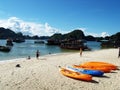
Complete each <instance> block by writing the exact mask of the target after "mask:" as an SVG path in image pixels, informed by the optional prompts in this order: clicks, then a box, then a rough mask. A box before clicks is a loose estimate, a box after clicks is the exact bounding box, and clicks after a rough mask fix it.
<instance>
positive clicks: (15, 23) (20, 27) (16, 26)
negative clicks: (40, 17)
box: [0, 17, 59, 36]
mask: <svg viewBox="0 0 120 90" xmlns="http://www.w3.org/2000/svg"><path fill="white" fill-rule="evenodd" d="M0 27H4V28H9V29H11V30H13V31H15V32H22V33H23V34H25V35H38V36H50V35H52V34H54V33H57V32H59V30H58V29H56V28H54V27H51V26H50V25H49V24H48V23H45V24H39V23H34V22H26V21H23V20H21V19H19V18H17V17H10V18H9V19H7V20H0Z"/></svg>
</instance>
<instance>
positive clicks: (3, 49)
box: [0, 46, 11, 52]
mask: <svg viewBox="0 0 120 90" xmlns="http://www.w3.org/2000/svg"><path fill="white" fill-rule="evenodd" d="M10 50H11V47H7V46H0V51H2V52H9V51H10Z"/></svg>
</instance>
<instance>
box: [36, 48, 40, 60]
mask: <svg viewBox="0 0 120 90" xmlns="http://www.w3.org/2000/svg"><path fill="white" fill-rule="evenodd" d="M39 56H40V52H39V50H37V51H36V58H37V59H39Z"/></svg>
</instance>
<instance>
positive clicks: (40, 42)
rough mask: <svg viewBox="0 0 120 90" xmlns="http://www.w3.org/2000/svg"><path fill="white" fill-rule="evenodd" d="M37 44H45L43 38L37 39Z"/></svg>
mask: <svg viewBox="0 0 120 90" xmlns="http://www.w3.org/2000/svg"><path fill="white" fill-rule="evenodd" d="M34 43H35V44H44V43H45V42H44V41H42V40H37V41H34Z"/></svg>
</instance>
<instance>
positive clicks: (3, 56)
mask: <svg viewBox="0 0 120 90" xmlns="http://www.w3.org/2000/svg"><path fill="white" fill-rule="evenodd" d="M5 44H6V40H0V45H5ZM13 44H14V46H13V47H12V49H11V51H10V52H8V53H5V52H1V51H0V60H9V59H16V58H27V57H28V56H31V57H35V53H36V51H37V50H39V51H40V55H41V56H43V55H48V54H49V53H51V54H56V53H62V52H73V51H72V50H64V49H61V48H60V47H59V46H48V45H46V44H34V40H26V41H25V42H23V43H13ZM87 45H88V46H89V47H90V48H91V49H92V50H98V49H100V43H98V42H87Z"/></svg>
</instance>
